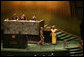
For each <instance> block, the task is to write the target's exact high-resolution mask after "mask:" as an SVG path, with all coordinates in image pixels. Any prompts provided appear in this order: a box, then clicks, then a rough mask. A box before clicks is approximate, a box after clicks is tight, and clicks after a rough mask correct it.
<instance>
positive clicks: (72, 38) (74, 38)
mask: <svg viewBox="0 0 84 57" xmlns="http://www.w3.org/2000/svg"><path fill="white" fill-rule="evenodd" d="M71 40H79V38H77V37H71V38H70V39H67V41H71Z"/></svg>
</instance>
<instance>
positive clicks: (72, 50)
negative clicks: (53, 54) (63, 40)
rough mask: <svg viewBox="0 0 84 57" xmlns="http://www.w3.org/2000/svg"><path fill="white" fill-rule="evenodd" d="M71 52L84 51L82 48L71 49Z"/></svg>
mask: <svg viewBox="0 0 84 57" xmlns="http://www.w3.org/2000/svg"><path fill="white" fill-rule="evenodd" d="M69 51H70V52H74V51H82V50H81V49H71V50H69Z"/></svg>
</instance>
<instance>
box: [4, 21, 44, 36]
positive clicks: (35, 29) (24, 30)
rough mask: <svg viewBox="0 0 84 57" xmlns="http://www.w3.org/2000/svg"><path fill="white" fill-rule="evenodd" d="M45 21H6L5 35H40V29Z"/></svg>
mask: <svg viewBox="0 0 84 57" xmlns="http://www.w3.org/2000/svg"><path fill="white" fill-rule="evenodd" d="M41 26H42V27H43V26H44V21H43V20H41V21H27V20H8V21H4V34H28V35H39V31H40V27H41Z"/></svg>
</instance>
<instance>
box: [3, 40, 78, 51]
mask: <svg viewBox="0 0 84 57" xmlns="http://www.w3.org/2000/svg"><path fill="white" fill-rule="evenodd" d="M78 43H79V42H77V41H70V42H68V44H67V46H66V47H64V42H63V41H57V44H56V45H52V44H51V43H45V44H44V45H38V44H27V45H28V46H27V48H25V49H16V48H3V43H1V51H14V52H49V51H66V50H67V49H66V48H73V47H78Z"/></svg>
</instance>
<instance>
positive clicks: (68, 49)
mask: <svg viewBox="0 0 84 57" xmlns="http://www.w3.org/2000/svg"><path fill="white" fill-rule="evenodd" d="M67 49H68V50H70V49H80V48H79V47H74V48H67Z"/></svg>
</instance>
